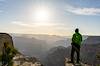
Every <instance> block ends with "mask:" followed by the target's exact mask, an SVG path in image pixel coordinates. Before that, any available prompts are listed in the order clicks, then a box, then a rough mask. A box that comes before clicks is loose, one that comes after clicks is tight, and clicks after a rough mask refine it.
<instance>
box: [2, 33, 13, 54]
mask: <svg viewBox="0 0 100 66" xmlns="http://www.w3.org/2000/svg"><path fill="white" fill-rule="evenodd" d="M4 43H7V44H9V45H11V46H12V47H14V46H13V40H12V37H11V36H10V35H9V34H7V33H0V55H1V54H2V48H3V45H4Z"/></svg>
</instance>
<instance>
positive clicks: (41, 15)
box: [33, 8, 50, 22]
mask: <svg viewBox="0 0 100 66" xmlns="http://www.w3.org/2000/svg"><path fill="white" fill-rule="evenodd" d="M33 16H34V20H35V21H39V22H42V21H47V20H48V19H49V17H50V15H49V12H48V10H46V9H44V8H43V9H41V8H40V9H37V10H36V11H35V12H34V14H33Z"/></svg>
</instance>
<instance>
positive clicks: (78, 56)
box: [76, 46, 80, 63]
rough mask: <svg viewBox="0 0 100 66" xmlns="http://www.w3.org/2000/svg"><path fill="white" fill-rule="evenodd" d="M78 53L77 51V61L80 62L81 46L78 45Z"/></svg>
mask: <svg viewBox="0 0 100 66" xmlns="http://www.w3.org/2000/svg"><path fill="white" fill-rule="evenodd" d="M76 53H77V63H79V61H80V46H77V51H76Z"/></svg>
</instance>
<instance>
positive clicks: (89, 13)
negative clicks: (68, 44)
mask: <svg viewBox="0 0 100 66" xmlns="http://www.w3.org/2000/svg"><path fill="white" fill-rule="evenodd" d="M99 17H100V1H99V0H92V1H90V0H75V1H74V0H0V32H7V33H23V34H50V35H63V36H69V35H72V34H73V33H74V30H75V28H79V29H80V32H81V33H82V34H83V35H100V31H99V28H100V26H99V25H100V22H99V21H100V18H99Z"/></svg>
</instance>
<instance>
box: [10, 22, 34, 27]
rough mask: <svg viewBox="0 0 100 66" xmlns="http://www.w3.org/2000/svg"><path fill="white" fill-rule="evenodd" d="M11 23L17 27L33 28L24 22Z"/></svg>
mask: <svg viewBox="0 0 100 66" xmlns="http://www.w3.org/2000/svg"><path fill="white" fill-rule="evenodd" d="M11 23H12V24H15V25H19V26H24V27H33V25H32V24H28V23H24V22H21V21H13V22H11Z"/></svg>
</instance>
